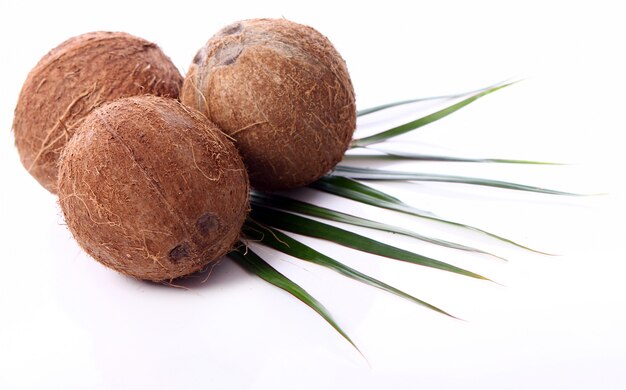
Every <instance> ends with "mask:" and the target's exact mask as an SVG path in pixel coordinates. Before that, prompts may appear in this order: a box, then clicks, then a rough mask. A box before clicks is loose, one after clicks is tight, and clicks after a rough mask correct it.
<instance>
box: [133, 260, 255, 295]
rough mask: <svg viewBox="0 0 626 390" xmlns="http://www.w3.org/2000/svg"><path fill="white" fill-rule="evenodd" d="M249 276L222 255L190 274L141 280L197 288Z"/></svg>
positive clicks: (227, 283) (220, 285) (234, 282)
mask: <svg viewBox="0 0 626 390" xmlns="http://www.w3.org/2000/svg"><path fill="white" fill-rule="evenodd" d="M249 278H250V275H249V274H247V273H246V271H244V270H243V269H241V268H240V267H239V266H237V264H235V263H234V262H233V261H232V260H231V259H230V258H228V257H226V256H224V257H222V258H221V259H220V260H218V261H216V262H214V263H212V264H210V265H208V266H207V267H206V268H205V269H203V270H201V271H198V272H194V273H192V274H190V275H186V276H182V277H180V278H176V279H173V280H171V281H165V282H161V283H155V282H151V281H142V282H143V283H146V284H149V285H151V286H157V287H166V288H181V289H185V290H199V289H211V288H219V287H223V286H233V285H235V284H237V283H241V282H244V281H246V280H248V279H249Z"/></svg>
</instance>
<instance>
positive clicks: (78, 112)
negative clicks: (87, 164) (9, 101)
mask: <svg viewBox="0 0 626 390" xmlns="http://www.w3.org/2000/svg"><path fill="white" fill-rule="evenodd" d="M181 84H182V76H181V75H180V72H179V71H178V69H177V68H176V67H175V66H174V64H172V62H171V61H170V59H169V58H168V57H166V56H165V54H163V52H162V51H161V49H160V48H159V47H158V46H157V45H155V44H154V43H151V42H148V41H146V40H144V39H141V38H137V37H135V36H132V35H129V34H126V33H121V32H92V33H87V34H83V35H79V36H76V37H73V38H70V39H69V40H67V41H65V42H63V43H62V44H61V45H59V46H58V47H56V48H54V49H52V50H51V51H50V52H49V53H48V54H46V55H45V56H44V57H43V58H42V59H41V60H40V61H39V63H38V64H37V65H36V66H35V68H33V70H31V72H30V73H29V75H28V77H27V79H26V81H25V82H24V85H23V87H22V91H21V93H20V96H19V100H18V102H17V106H16V108H15V119H14V121H13V131H14V133H15V144H16V146H17V149H18V151H19V154H20V159H21V160H22V164H23V165H24V166H25V167H26V169H27V170H28V171H29V172H30V173H31V174H32V175H33V176H34V177H35V179H37V181H39V183H41V184H42V185H43V186H44V187H45V188H46V189H48V190H49V191H50V192H52V193H55V192H56V185H57V170H58V168H57V163H58V158H59V154H60V153H61V150H62V149H63V147H64V145H65V144H66V143H67V141H68V140H69V139H70V138H71V136H72V134H73V133H74V131H75V129H76V127H77V126H78V125H80V123H81V122H82V121H83V120H84V118H85V116H86V115H87V114H89V112H91V110H92V109H93V108H94V107H97V106H99V105H100V104H102V103H104V102H108V101H111V100H114V99H117V98H120V97H125V96H134V95H142V94H155V95H160V96H169V97H172V98H177V97H178V94H179V91H180V86H181Z"/></svg>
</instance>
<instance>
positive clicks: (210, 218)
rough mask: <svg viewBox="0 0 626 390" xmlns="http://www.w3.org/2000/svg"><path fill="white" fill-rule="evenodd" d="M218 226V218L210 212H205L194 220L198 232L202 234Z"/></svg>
mask: <svg viewBox="0 0 626 390" xmlns="http://www.w3.org/2000/svg"><path fill="white" fill-rule="evenodd" d="M218 227H219V220H218V219H217V216H216V215H215V214H212V213H205V214H203V215H202V216H201V217H200V218H198V220H197V221H196V228H197V229H198V232H200V234H202V235H204V236H206V235H207V234H209V233H210V232H212V231H214V230H215V229H217V228H218Z"/></svg>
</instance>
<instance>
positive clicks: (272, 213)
mask: <svg viewBox="0 0 626 390" xmlns="http://www.w3.org/2000/svg"><path fill="white" fill-rule="evenodd" d="M250 218H251V219H252V220H254V221H257V222H259V223H263V224H264V225H267V226H271V227H273V228H277V229H283V230H287V231H290V232H292V233H297V234H302V235H305V236H309V237H315V238H320V239H323V240H327V241H331V242H334V243H337V244H339V245H343V246H346V247H348V248H352V249H356V250H359V251H362V252H367V253H372V254H375V255H378V256H383V257H387V258H390V259H395V260H400V261H406V262H409V263H413V264H417V265H421V266H424V267H430V268H435V269H439V270H442V271H448V272H452V273H455V274H458V275H464V276H469V277H472V278H476V279H482V280H489V279H487V278H485V277H484V276H481V275H478V274H476V273H474V272H470V271H468V270H465V269H463V268H460V267H456V266H453V265H451V264H448V263H446V262H443V261H439V260H435V259H432V258H429V257H426V256H422V255H419V254H417V253H414V252H410V251H407V250H404V249H400V248H398V247H395V246H392V245H388V244H384V243H382V242H380V241H376V240H373V239H371V238H368V237H365V236H362V235H360V234H357V233H353V232H350V231H348V230H344V229H341V228H338V227H336V226H332V225H328V224H326V223H323V222H319V221H316V220H313V219H310V218H305V217H302V216H299V215H296V214H291V213H286V212H284V211H280V210H275V209H269V208H265V207H256V208H254V209H253V210H252V211H251V212H250Z"/></svg>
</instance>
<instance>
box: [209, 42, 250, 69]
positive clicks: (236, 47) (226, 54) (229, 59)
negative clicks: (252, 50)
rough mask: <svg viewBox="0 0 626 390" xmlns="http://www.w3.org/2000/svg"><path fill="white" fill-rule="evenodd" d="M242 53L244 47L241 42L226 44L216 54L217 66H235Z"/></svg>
mask: <svg viewBox="0 0 626 390" xmlns="http://www.w3.org/2000/svg"><path fill="white" fill-rule="evenodd" d="M242 51H243V45H242V44H241V43H239V42H229V43H226V44H224V45H223V46H221V47H220V48H219V49H218V50H217V53H215V59H216V60H217V65H232V64H234V63H235V61H237V58H239V55H240V54H241V52H242Z"/></svg>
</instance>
